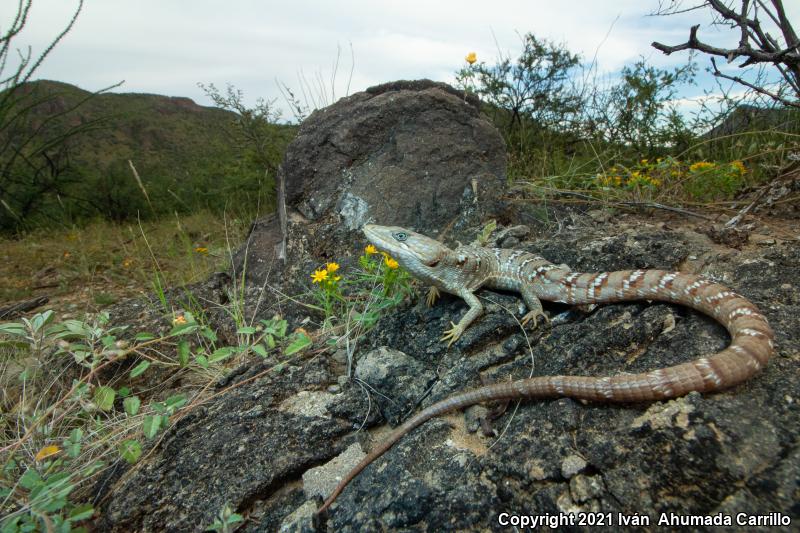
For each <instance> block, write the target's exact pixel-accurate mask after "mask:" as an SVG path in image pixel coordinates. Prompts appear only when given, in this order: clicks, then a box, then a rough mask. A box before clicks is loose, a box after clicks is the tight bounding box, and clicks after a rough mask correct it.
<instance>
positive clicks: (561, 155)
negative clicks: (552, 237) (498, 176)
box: [456, 34, 800, 203]
mask: <svg viewBox="0 0 800 533" xmlns="http://www.w3.org/2000/svg"><path fill="white" fill-rule="evenodd" d="M466 59H467V65H466V66H465V67H463V68H462V69H461V70H460V71H458V73H457V75H456V77H457V80H458V81H459V83H460V85H461V87H462V88H463V89H464V90H467V91H472V92H475V93H476V94H478V95H479V96H480V97H481V98H482V100H483V102H484V103H485V104H484V105H485V109H486V111H487V113H488V114H489V116H491V117H492V118H493V119H494V121H495V124H496V125H497V126H498V127H499V128H500V130H501V132H503V135H504V137H505V139H506V143H507V145H508V148H509V160H510V167H509V177H510V179H511V181H512V182H515V183H516V184H517V185H523V184H526V185H529V186H530V187H532V188H533V189H534V190H537V191H539V193H540V194H544V195H550V194H559V191H564V190H567V191H570V192H580V193H581V195H582V196H583V197H584V198H586V199H589V200H591V199H592V198H594V199H596V200H598V201H605V200H629V201H630V200H633V201H648V202H652V201H653V200H658V201H661V202H666V203H686V202H691V203H696V202H709V201H724V200H731V199H733V198H734V197H735V195H736V194H737V193H739V192H740V191H741V190H742V189H744V188H745V187H748V186H753V185H758V184H760V183H763V182H764V181H765V180H767V179H771V178H773V177H774V176H776V174H778V173H780V172H781V169H786V168H790V166H791V164H792V160H791V158H790V154H791V153H793V152H794V151H796V150H797V149H798V147H800V111H795V110H793V109H792V108H791V107H790V106H788V107H787V106H785V105H783V103H782V102H778V103H777V104H775V105H773V106H772V107H770V108H767V107H763V106H755V105H753V104H751V103H750V102H753V101H754V100H752V99H747V98H745V99H743V100H735V101H734V100H732V99H730V98H727V97H723V98H722V101H721V106H722V111H720V110H712V109H711V108H710V107H704V108H702V109H701V111H700V112H698V113H696V114H695V115H694V116H687V115H686V114H684V113H682V112H681V111H680V110H679V109H678V107H677V105H676V95H677V94H678V90H679V88H680V87H681V86H682V85H686V84H690V83H693V82H694V79H695V75H696V71H697V67H696V65H695V64H694V63H692V62H690V63H688V64H687V65H685V66H683V67H679V68H675V69H673V70H666V69H659V68H656V67H654V66H652V65H648V64H647V63H646V62H645V60H644V59H640V60H639V61H637V62H636V63H634V64H633V65H631V66H626V67H624V68H623V69H622V71H621V72H620V75H619V79H618V81H617V82H616V83H613V84H611V85H610V86H601V85H600V84H597V83H595V82H593V81H591V78H590V77H589V76H587V75H586V74H585V73H583V75H582V76H581V74H582V73H581V71H580V68H579V66H580V58H579V56H577V55H576V54H573V53H572V52H570V51H569V50H568V49H567V48H566V47H565V46H564V45H558V44H554V43H551V42H547V41H540V40H538V39H537V38H536V37H535V36H533V35H530V34H529V35H525V36H523V38H522V51H521V53H520V55H519V56H518V57H517V58H516V59H514V60H512V59H510V58H509V57H504V56H500V57H499V58H498V59H497V61H496V63H495V64H493V65H492V64H488V63H486V62H484V61H480V62H479V61H478V60H477V57H476V56H475V55H474V54H470V55H469V56H467V58H466ZM751 96H756V97H757V96H761V93H758V92H755V93H753V94H752V95H751ZM699 169H702V170H699Z"/></svg>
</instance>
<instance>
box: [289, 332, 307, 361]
mask: <svg viewBox="0 0 800 533" xmlns="http://www.w3.org/2000/svg"><path fill="white" fill-rule="evenodd" d="M308 346H311V339H310V338H309V337H308V335H306V334H305V333H297V334H296V337H295V339H294V340H293V341H292V342H291V344H289V346H287V347H286V351H285V352H284V353H285V354H286V355H287V356H288V355H293V354H296V353H297V352H299V351H300V350H302V349H304V348H307V347H308Z"/></svg>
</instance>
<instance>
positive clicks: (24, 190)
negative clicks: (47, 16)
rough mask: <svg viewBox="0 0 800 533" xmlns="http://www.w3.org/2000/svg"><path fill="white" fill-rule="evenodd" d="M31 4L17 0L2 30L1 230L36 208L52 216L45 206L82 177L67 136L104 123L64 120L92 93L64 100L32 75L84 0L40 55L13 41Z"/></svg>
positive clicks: (29, 0)
mask: <svg viewBox="0 0 800 533" xmlns="http://www.w3.org/2000/svg"><path fill="white" fill-rule="evenodd" d="M31 7H32V0H19V3H18V6H17V11H16V14H15V16H14V17H13V20H12V23H11V26H10V27H9V29H8V30H6V32H5V33H4V34H2V35H0V230H2V229H5V230H9V229H20V228H21V227H24V226H25V225H26V224H27V223H28V221H29V219H30V218H31V217H32V216H33V215H35V214H38V215H43V216H45V217H52V216H53V211H52V209H51V210H50V211H47V208H48V207H52V204H54V203H57V202H58V200H59V199H60V198H61V197H64V196H66V195H67V192H66V188H67V185H68V184H70V183H73V182H74V181H76V180H77V179H78V176H77V175H76V173H75V172H74V168H73V166H72V165H71V163H70V154H69V152H70V143H69V142H68V141H69V140H70V139H71V138H73V137H75V136H76V135H79V134H80V133H82V132H85V131H87V130H89V129H92V128H96V127H99V126H100V125H101V123H102V120H93V121H80V120H79V121H77V122H76V123H73V124H66V122H67V121H63V120H62V119H64V117H65V116H67V115H69V114H70V113H72V112H74V111H75V110H76V109H77V108H78V107H80V106H81V105H83V104H84V103H85V102H86V101H88V99H89V98H91V96H93V95H90V96H89V97H87V98H84V99H82V100H80V101H78V103H77V104H75V105H71V106H68V105H63V104H62V103H61V101H60V99H59V98H58V94H57V92H54V91H52V90H48V88H44V87H41V86H40V85H37V84H34V83H32V81H31V80H32V78H33V76H34V74H35V73H36V71H37V70H38V69H39V67H40V66H41V64H42V63H43V62H44V60H45V59H46V58H47V56H48V55H49V54H50V53H51V52H52V51H53V49H54V48H55V46H56V45H57V44H58V43H59V42H60V41H61V39H63V38H64V36H65V35H67V33H69V31H70V30H71V29H72V27H73V26H74V24H75V21H76V20H77V18H78V15H79V14H80V12H81V9H83V0H78V4H77V7H76V8H75V12H74V13H73V15H72V18H71V19H70V20H69V22H68V23H67V25H66V26H65V28H64V29H63V30H62V31H61V32H60V33H59V34H58V35H57V36H56V37H55V38H54V39H53V40H52V41H51V42H50V43H49V44H48V45H47V46H46V47H45V49H44V50H43V51H42V52H41V53H40V54H38V55H36V56H34V55H33V53H32V50H31V48H30V47H27V49H26V50H20V49H17V48H15V47H13V45H12V43H13V41H14V39H15V38H16V37H18V36H19V34H20V32H22V30H23V29H24V27H25V25H26V24H27V22H28V17H29V14H30V10H31ZM12 51H15V52H17V56H16V58H14V57H13V56H12V55H11V54H12ZM117 85H119V84H117ZM109 88H111V87H109ZM105 90H107V89H103V91H105ZM98 92H102V91H98ZM94 94H97V93H94Z"/></svg>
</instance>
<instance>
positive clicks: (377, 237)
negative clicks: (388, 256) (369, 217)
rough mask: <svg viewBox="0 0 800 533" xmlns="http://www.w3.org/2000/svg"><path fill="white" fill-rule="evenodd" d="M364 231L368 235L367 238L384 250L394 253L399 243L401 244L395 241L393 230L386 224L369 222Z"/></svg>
mask: <svg viewBox="0 0 800 533" xmlns="http://www.w3.org/2000/svg"><path fill="white" fill-rule="evenodd" d="M362 231H363V232H364V235H366V236H367V239H368V240H369V241H370V242H371V243H372V244H374V245H375V246H376V247H377V248H378V249H379V250H381V251H382V252H386V253H392V252H393V251H395V250H396V248H397V244H399V243H394V242H393V240H394V239H392V235H391V231H390V230H389V228H387V227H386V226H377V225H375V224H367V225H366V226H364V228H363V229H362Z"/></svg>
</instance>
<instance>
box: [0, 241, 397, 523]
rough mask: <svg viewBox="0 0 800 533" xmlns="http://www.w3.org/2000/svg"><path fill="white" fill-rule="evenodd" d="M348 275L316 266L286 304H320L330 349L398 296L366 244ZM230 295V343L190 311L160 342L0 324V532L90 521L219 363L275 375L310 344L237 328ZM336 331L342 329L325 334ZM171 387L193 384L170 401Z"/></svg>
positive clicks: (281, 323)
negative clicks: (105, 487) (256, 366)
mask: <svg viewBox="0 0 800 533" xmlns="http://www.w3.org/2000/svg"><path fill="white" fill-rule="evenodd" d="M359 266H360V269H358V270H356V271H355V272H353V273H352V275H351V276H344V275H340V274H337V272H339V271H340V267H339V265H338V264H337V263H328V264H327V265H326V266H325V267H324V268H323V269H317V270H316V271H315V272H314V273H313V274H312V280H313V283H314V284H315V289H314V290H313V291H312V294H307V295H301V296H299V297H297V301H300V302H302V301H309V300H310V299H311V298H313V297H316V298H317V299H318V300H319V301H320V302H322V304H323V305H322V306H321V307H317V306H314V305H313V304H310V303H309V304H306V305H307V307H308V308H309V309H310V310H314V309H316V310H318V311H321V312H322V313H323V315H324V327H323V328H322V330H323V331H327V332H328V333H326V334H325V336H326V337H327V338H328V340H329V341H330V343H331V344H337V343H338V342H339V341H340V340H341V339H343V338H348V339H349V338H353V337H357V336H359V335H361V334H363V332H364V331H366V330H367V329H369V328H370V327H372V326H373V325H374V324H375V322H376V320H377V318H378V316H379V313H380V312H381V311H383V310H385V309H387V308H389V307H391V306H393V305H396V304H398V303H399V302H400V301H402V300H403V298H404V297H405V296H406V295H408V294H409V291H410V288H409V277H408V274H406V273H405V272H402V271H401V270H399V269H398V264H397V262H396V261H395V260H394V259H392V258H391V257H389V256H387V255H385V254H384V255H383V256H380V255H379V254H377V253H376V252H375V250H374V249H373V248H371V247H368V248H367V249H366V250H365V253H364V255H363V256H362V257H361V258H360V260H359ZM340 282H341V284H340ZM230 296H231V300H232V302H231V303H230V304H229V306H228V307H227V308H226V312H227V313H228V314H229V315H230V316H231V317H232V318H233V319H234V320H235V322H236V327H237V329H236V338H237V342H236V343H235V344H232V345H226V344H224V343H223V342H221V341H220V340H219V338H218V336H217V334H216V332H215V331H214V330H213V329H212V328H211V327H209V325H208V324H206V323H204V322H203V319H202V313H199V314H197V315H194V314H192V313H191V312H189V311H169V312H166V313H164V320H165V321H168V322H169V327H168V328H167V329H166V332H165V333H162V334H155V333H150V332H144V331H138V332H129V331H127V330H128V328H127V326H120V325H112V324H111V323H110V322H109V318H108V315H107V314H105V313H102V312H101V313H98V314H95V315H91V316H89V317H87V318H85V319H82V320H78V319H65V320H57V319H56V314H55V313H54V312H53V311H45V312H43V313H37V314H35V315H34V316H32V317H31V318H30V319H28V318H23V319H21V320H20V321H16V322H7V323H4V324H0V356H2V357H0V360H2V361H5V364H4V366H3V367H2V368H0V380H1V381H2V384H3V389H2V390H3V391H4V393H3V397H2V398H0V401H1V402H0V407H1V408H2V409H1V410H0V413H2V414H0V457H1V458H2V461H3V465H2V470H1V471H0V512H2V515H3V516H4V518H3V519H2V522H0V527H2V531H3V532H12V531H13V532H15V531H31V530H51V529H57V530H59V531H70V530H72V529H74V527H75V526H78V525H79V524H80V523H82V522H84V521H86V520H88V519H89V518H91V517H92V516H94V513H95V510H94V508H93V506H92V504H91V503H90V502H89V501H88V492H87V491H88V488H89V486H90V484H91V483H93V482H94V481H95V480H97V479H98V478H99V476H102V475H103V474H104V472H105V471H106V470H107V469H108V468H109V467H110V466H112V465H113V463H114V462H117V461H125V462H128V463H131V464H134V463H136V462H137V461H139V460H140V459H141V457H142V455H143V454H144V453H146V451H147V449H148V448H149V447H150V444H151V443H152V442H153V441H154V439H156V438H157V437H158V436H159V434H160V433H161V432H163V431H164V430H165V429H166V428H168V427H169V426H170V425H171V424H172V423H174V422H175V421H176V420H177V419H179V418H181V417H183V416H185V415H186V414H187V413H188V412H189V411H191V410H192V409H194V408H195V407H197V406H198V405H200V404H201V403H202V402H203V401H204V400H205V399H206V398H207V397H208V393H207V391H208V389H209V385H210V384H211V382H213V381H215V380H217V379H218V378H219V376H220V374H221V373H222V372H224V371H225V368H226V365H235V364H238V362H240V361H242V360H243V359H244V358H246V357H250V356H256V357H260V358H263V359H265V360H268V361H271V362H272V366H270V368H269V370H268V371H269V372H279V371H280V369H281V368H282V367H283V365H284V364H285V362H286V361H287V360H289V359H291V358H293V357H297V356H298V354H300V353H301V352H302V351H303V350H306V349H308V348H309V347H310V346H311V345H312V342H313V341H312V337H311V336H310V335H309V334H308V333H307V332H306V331H305V330H304V329H302V328H298V329H296V330H295V331H293V332H288V331H287V326H288V324H287V321H286V320H284V319H282V318H281V317H280V316H275V317H272V318H270V319H266V320H265V319H260V320H255V319H254V318H250V319H247V318H246V317H244V315H243V313H242V311H241V309H242V308H243V306H242V302H241V301H240V300H238V301H237V299H236V295H235V294H231V295H230ZM189 300H191V298H189ZM351 321H352V323H351ZM339 324H341V325H343V326H345V327H344V328H338V331H335V332H334V331H333V329H336V328H337V326H338V325H339ZM317 340H318V341H319V340H323V339H319V338H318V339H317ZM154 374H155V375H154ZM148 376H152V379H150V380H148V379H147V378H148ZM176 380H181V381H182V382H184V383H195V384H196V385H195V386H189V387H187V386H183V387H181V390H182V392H180V393H174V391H171V390H170V384H171V383H173V382H175V381H176ZM234 386H235V385H234ZM239 520H241V517H240V516H239V515H237V514H236V513H233V512H232V511H231V509H229V508H227V507H226V508H224V509H221V510H220V511H219V514H218V517H217V520H215V522H214V523H212V524H211V525H210V526H209V527H210V528H211V529H213V530H216V531H227V530H229V529H228V527H229V526H230V525H232V524H234V523H236V522H237V521H239Z"/></svg>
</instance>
